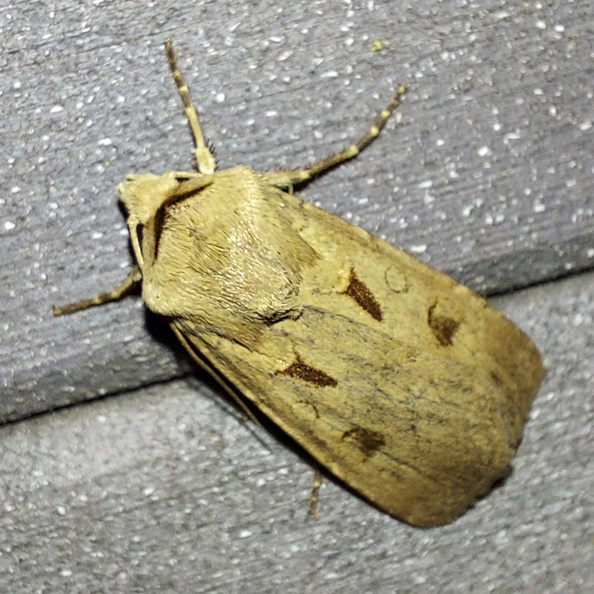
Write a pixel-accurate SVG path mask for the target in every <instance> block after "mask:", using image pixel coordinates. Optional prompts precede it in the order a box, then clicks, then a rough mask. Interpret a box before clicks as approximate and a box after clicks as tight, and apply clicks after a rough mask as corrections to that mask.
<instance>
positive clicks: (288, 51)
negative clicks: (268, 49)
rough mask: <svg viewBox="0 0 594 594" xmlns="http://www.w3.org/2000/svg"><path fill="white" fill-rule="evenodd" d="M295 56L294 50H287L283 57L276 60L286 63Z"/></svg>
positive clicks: (282, 54)
mask: <svg viewBox="0 0 594 594" xmlns="http://www.w3.org/2000/svg"><path fill="white" fill-rule="evenodd" d="M292 55H293V51H292V50H285V51H284V52H282V53H281V55H280V56H279V57H278V58H277V59H276V61H277V62H284V61H285V60H288V59H289V58H290V57H291V56H292Z"/></svg>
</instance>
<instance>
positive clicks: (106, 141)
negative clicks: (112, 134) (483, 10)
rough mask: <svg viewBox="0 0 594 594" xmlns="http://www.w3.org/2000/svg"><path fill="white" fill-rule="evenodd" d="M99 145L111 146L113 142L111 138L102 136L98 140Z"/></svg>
mask: <svg viewBox="0 0 594 594" xmlns="http://www.w3.org/2000/svg"><path fill="white" fill-rule="evenodd" d="M97 144H98V145H99V146H110V145H111V144H112V141H111V138H101V139H100V140H98V141H97Z"/></svg>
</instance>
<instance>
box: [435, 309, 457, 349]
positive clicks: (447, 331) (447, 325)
mask: <svg viewBox="0 0 594 594" xmlns="http://www.w3.org/2000/svg"><path fill="white" fill-rule="evenodd" d="M436 309H437V302H436V303H434V304H433V305H432V306H431V307H430V308H429V311H428V312H427V313H428V316H427V322H428V323H429V327H430V328H431V332H433V334H434V336H435V338H437V340H438V341H439V344H441V345H442V346H451V345H452V340H453V338H454V334H456V332H457V330H458V328H459V327H460V322H458V321H457V320H454V319H453V318H451V317H449V316H447V315H444V314H442V313H438V312H437V311H436Z"/></svg>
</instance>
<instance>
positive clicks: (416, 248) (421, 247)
mask: <svg viewBox="0 0 594 594" xmlns="http://www.w3.org/2000/svg"><path fill="white" fill-rule="evenodd" d="M409 251H410V252H411V253H412V254H424V253H425V252H426V251H427V244H426V243H419V244H417V245H411V246H410V248H409Z"/></svg>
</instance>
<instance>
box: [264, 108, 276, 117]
mask: <svg viewBox="0 0 594 594" xmlns="http://www.w3.org/2000/svg"><path fill="white" fill-rule="evenodd" d="M264 115H265V116H266V117H267V118H275V117H276V116H277V115H278V111H276V110H275V109H271V110H270V111H267V112H266V113H265V114H264Z"/></svg>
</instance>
